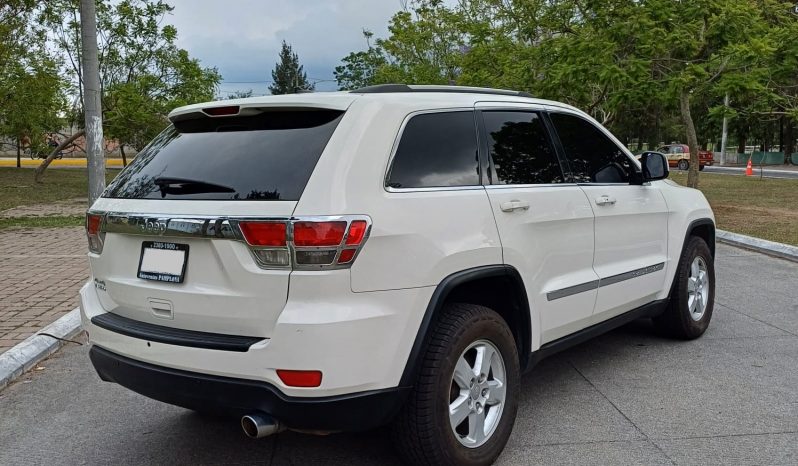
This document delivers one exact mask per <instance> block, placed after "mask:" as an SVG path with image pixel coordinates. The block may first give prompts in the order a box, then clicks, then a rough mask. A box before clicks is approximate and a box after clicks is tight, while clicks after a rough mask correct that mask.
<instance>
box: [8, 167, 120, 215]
mask: <svg viewBox="0 0 798 466" xmlns="http://www.w3.org/2000/svg"><path fill="white" fill-rule="evenodd" d="M117 173H119V170H107V171H106V179H107V180H108V181H111V180H113V179H114V177H115V176H116V174H117ZM87 186H88V178H87V175H86V169H83V168H55V169H48V170H47V171H45V172H44V178H43V182H42V183H36V182H35V181H33V169H31V168H8V167H0V210H5V209H10V208H11V207H17V206H23V205H31V204H47V203H50V202H54V201H61V200H64V199H74V198H76V197H86V196H87V192H88V188H87Z"/></svg>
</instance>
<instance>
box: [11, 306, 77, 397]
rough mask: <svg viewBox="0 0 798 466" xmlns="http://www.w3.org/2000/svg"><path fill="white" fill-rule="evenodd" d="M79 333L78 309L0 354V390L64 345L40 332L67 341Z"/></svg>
mask: <svg viewBox="0 0 798 466" xmlns="http://www.w3.org/2000/svg"><path fill="white" fill-rule="evenodd" d="M80 331H81V327H80V308H77V309H74V310H72V311H70V312H69V313H67V314H66V315H64V316H62V317H61V318H60V319H58V320H56V321H55V322H53V323H52V324H50V325H48V326H47V327H44V328H43V329H41V330H39V331H38V332H36V333H35V334H34V335H31V336H29V337H28V338H26V339H25V340H23V341H22V342H21V343H18V344H17V345H15V346H14V347H13V348H11V349H9V350H8V351H6V352H5V353H3V354H0V390H2V389H3V388H5V387H6V386H7V385H8V384H10V383H11V382H12V381H13V380H14V379H16V378H17V377H19V376H21V375H22V374H24V373H25V372H27V371H29V370H30V369H32V368H33V367H35V366H36V364H38V363H39V362H40V361H41V360H42V359H44V358H46V357H47V356H49V355H51V354H53V353H55V352H56V351H57V350H58V349H59V348H60V347H61V346H62V345H63V344H64V342H63V341H61V340H57V339H55V338H51V337H48V336H46V335H41V333H42V332H44V333H49V334H50V335H54V336H56V337H58V338H64V339H69V338H72V337H74V336H75V335H77V334H78V333H80Z"/></svg>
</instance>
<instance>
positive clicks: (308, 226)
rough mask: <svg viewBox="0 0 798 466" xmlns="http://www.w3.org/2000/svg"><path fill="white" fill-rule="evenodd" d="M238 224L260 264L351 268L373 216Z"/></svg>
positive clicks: (264, 265)
mask: <svg viewBox="0 0 798 466" xmlns="http://www.w3.org/2000/svg"><path fill="white" fill-rule="evenodd" d="M237 223H238V227H239V229H240V231H241V235H242V236H243V239H244V240H245V241H246V242H247V244H248V245H249V247H250V250H252V253H253V254H254V256H255V258H256V259H257V261H258V265H260V266H261V267H263V268H282V267H293V268H294V269H297V270H327V269H338V268H348V267H351V265H352V263H353V262H354V260H355V257H356V256H357V253H358V252H359V251H360V250H361V249H362V248H363V244H364V243H365V241H366V239H367V238H368V233H369V229H370V226H371V223H370V219H369V218H368V217H366V216H362V215H359V216H334V217H312V218H301V217H300V218H294V219H291V220H289V221H287V222H275V221H261V220H240V221H238V222H237Z"/></svg>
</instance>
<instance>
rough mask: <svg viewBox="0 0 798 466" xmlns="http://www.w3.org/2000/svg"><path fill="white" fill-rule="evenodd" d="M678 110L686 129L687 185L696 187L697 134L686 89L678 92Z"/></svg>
mask: <svg viewBox="0 0 798 466" xmlns="http://www.w3.org/2000/svg"><path fill="white" fill-rule="evenodd" d="M679 110H680V112H681V114H682V121H683V122H684V126H685V130H686V131H687V145H688V146H690V168H689V170H687V186H689V187H691V188H698V136H697V135H696V132H695V124H693V115H692V114H691V113H690V93H689V91H688V90H687V89H682V92H681V93H680V94H679Z"/></svg>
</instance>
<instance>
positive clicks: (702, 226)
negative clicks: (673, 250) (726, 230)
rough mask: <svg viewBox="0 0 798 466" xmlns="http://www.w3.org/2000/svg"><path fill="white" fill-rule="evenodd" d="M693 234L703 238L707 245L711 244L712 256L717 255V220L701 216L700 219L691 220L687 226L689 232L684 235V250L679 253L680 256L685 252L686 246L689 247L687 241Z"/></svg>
mask: <svg viewBox="0 0 798 466" xmlns="http://www.w3.org/2000/svg"><path fill="white" fill-rule="evenodd" d="M691 236H697V237H699V238H701V239H703V240H704V241H705V242H706V243H707V246H709V252H711V253H712V258H713V259H714V257H715V222H714V221H713V220H712V219H711V218H700V219H698V220H693V221H692V222H690V225H688V227H687V232H686V233H685V235H684V241H683V242H682V250H681V252H680V253H679V254H680V257H681V254H684V248H686V247H687V242H688V240H689V239H690V237H691Z"/></svg>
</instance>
